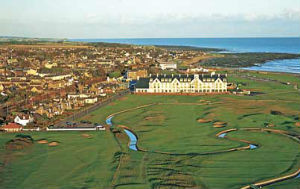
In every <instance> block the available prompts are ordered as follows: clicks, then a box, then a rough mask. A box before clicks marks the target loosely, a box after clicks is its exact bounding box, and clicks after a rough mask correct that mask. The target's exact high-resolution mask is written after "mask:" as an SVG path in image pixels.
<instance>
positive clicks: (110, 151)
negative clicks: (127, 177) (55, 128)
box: [0, 132, 118, 189]
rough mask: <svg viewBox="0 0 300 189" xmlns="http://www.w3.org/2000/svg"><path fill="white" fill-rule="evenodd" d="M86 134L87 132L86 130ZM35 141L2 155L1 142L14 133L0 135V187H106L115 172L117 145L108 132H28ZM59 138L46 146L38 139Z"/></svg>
mask: <svg viewBox="0 0 300 189" xmlns="http://www.w3.org/2000/svg"><path fill="white" fill-rule="evenodd" d="M85 133H86V132H85ZM28 134H30V135H31V136H32V137H33V138H34V139H35V140H36V141H35V142H34V144H33V145H32V146H30V147H28V148H26V149H24V150H21V151H10V152H9V153H6V154H3V151H4V142H6V141H7V140H8V139H10V138H13V137H14V135H15V134H1V135H0V137H1V152H2V153H1V159H2V163H3V160H4V161H5V162H6V165H5V167H4V168H2V169H3V170H2V171H1V176H0V178H1V184H0V186H1V187H0V188H7V189H9V188H11V189H16V188H36V189H37V188H95V187H98V188H107V187H109V186H110V184H111V180H112V175H113V173H114V166H116V165H115V164H114V162H113V159H114V154H115V153H116V152H117V150H118V147H117V145H116V143H115V141H114V139H113V136H112V134H111V133H109V132H89V133H88V134H90V135H91V136H92V138H84V137H82V136H81V134H82V133H81V132H71V133H70V132H68V133H65V132H62V133H59V132H53V133H46V132H39V133H37V132H35V133H28ZM39 139H46V140H48V141H58V142H59V145H58V146H55V147H49V146H48V145H47V144H39V143H37V140H39Z"/></svg>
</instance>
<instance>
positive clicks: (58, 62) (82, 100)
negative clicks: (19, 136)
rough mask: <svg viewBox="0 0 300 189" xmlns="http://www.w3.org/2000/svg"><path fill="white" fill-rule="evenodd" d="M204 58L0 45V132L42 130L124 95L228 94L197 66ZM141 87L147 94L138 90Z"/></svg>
mask: <svg viewBox="0 0 300 189" xmlns="http://www.w3.org/2000/svg"><path fill="white" fill-rule="evenodd" d="M209 56H211V55H210V54H209V53H207V52H205V51H201V50H193V49H192V50H190V49H180V48H179V49H165V48H160V47H154V46H152V47H151V46H135V45H103V44H100V45H99V44H98V45H88V44H75V45H69V44H66V45H64V44H63V45H60V44H56V43H53V44H42V45H1V46H0V92H1V96H0V100H1V107H0V108H1V111H0V119H1V125H2V127H0V128H1V129H2V130H5V131H13V132H15V131H20V130H23V129H24V131H25V130H26V129H30V130H40V129H46V128H47V127H48V126H50V125H55V124H57V123H61V120H64V118H66V117H70V116H72V115H73V114H75V113H76V112H80V111H82V110H85V109H86V108H88V107H90V106H92V105H95V104H101V103H102V102H104V101H107V100H108V99H110V98H111V97H112V96H114V95H116V94H119V93H120V92H124V91H131V92H132V93H141V92H146V91H147V92H148V93H149V92H150V93H156V92H160V93H177V94H188V93H190V94H192V93H193V94H194V95H195V94H196V95H197V94H198V95H199V94H200V95H201V93H202V94H203V93H218V92H227V81H226V76H225V75H224V74H222V75H221V76H220V74H218V73H215V70H214V69H207V68H203V67H202V66H199V65H198V64H197V63H198V61H199V60H201V59H205V58H207V57H209ZM175 74H177V75H176V76H175ZM194 74H195V75H194ZM156 78H157V79H156ZM194 78H195V79H196V80H197V81H194ZM146 81H147V83H145V82H146ZM149 81H150V82H149ZM155 82H159V83H160V85H159V84H158V83H155ZM203 82H204V83H203ZM164 83H170V84H171V83H172V86H171V85H170V86H169V84H164ZM191 83H193V84H194V85H193V86H192V85H191ZM144 84H146V86H148V88H149V85H150V88H151V89H149V90H148V89H147V90H146V89H142V88H143V87H145V86H143V85H144ZM198 84H199V85H198ZM202 84H203V85H202ZM141 87H142V88H141ZM154 87H156V88H154ZM80 125H84V124H80ZM64 126H65V127H76V125H73V124H70V123H67V124H64ZM87 126H91V125H89V124H87ZM77 127H78V125H77ZM10 128H12V129H10Z"/></svg>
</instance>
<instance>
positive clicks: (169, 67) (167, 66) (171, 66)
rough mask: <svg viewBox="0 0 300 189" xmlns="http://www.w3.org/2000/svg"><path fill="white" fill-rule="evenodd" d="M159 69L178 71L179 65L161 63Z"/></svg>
mask: <svg viewBox="0 0 300 189" xmlns="http://www.w3.org/2000/svg"><path fill="white" fill-rule="evenodd" d="M159 67H160V69H162V70H176V69H177V64H176V63H171V62H161V63H159Z"/></svg>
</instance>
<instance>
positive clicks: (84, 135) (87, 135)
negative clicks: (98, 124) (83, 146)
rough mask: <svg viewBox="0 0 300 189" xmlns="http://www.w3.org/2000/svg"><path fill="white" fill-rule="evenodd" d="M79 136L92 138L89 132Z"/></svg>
mask: <svg viewBox="0 0 300 189" xmlns="http://www.w3.org/2000/svg"><path fill="white" fill-rule="evenodd" d="M81 136H82V137H83V138H92V135H90V134H82V135H81Z"/></svg>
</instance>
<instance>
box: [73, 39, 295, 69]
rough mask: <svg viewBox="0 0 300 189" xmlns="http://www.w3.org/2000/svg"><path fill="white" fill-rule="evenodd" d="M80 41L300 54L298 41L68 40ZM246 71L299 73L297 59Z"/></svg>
mask: <svg viewBox="0 0 300 189" xmlns="http://www.w3.org/2000/svg"><path fill="white" fill-rule="evenodd" d="M71 41H80V42H107V43H122V44H135V45H176V46H193V47H207V48H220V49H224V51H223V52H234V53H243V52H272V53H294V54H300V37H299V38H126V39H122V38H120V39H71ZM243 69H247V70H258V71H272V72H288V73H298V74H299V73H300V59H286V60H275V61H269V62H266V63H265V64H261V65H257V66H252V67H247V68H243Z"/></svg>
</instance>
